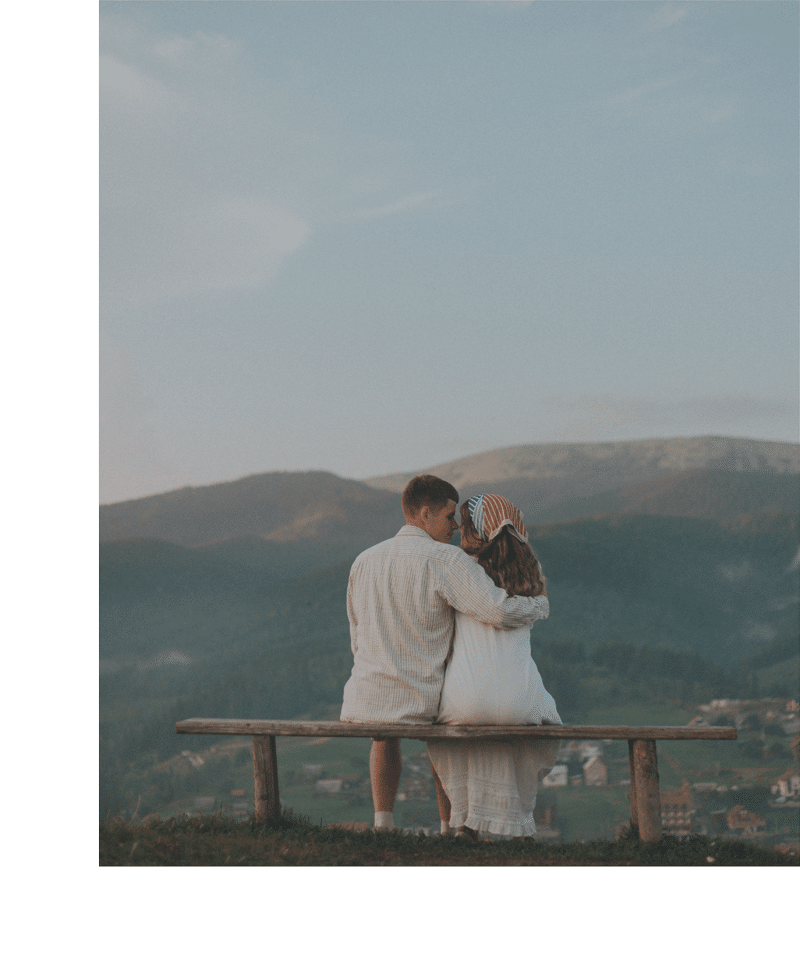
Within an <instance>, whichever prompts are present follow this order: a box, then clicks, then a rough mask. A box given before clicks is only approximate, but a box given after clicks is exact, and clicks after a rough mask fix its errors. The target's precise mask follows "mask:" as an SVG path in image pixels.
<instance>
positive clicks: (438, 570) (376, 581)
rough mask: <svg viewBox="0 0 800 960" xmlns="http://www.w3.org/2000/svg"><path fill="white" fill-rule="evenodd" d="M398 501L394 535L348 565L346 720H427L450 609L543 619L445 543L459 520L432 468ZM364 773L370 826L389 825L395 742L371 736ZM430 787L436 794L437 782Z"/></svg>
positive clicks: (446, 645) (485, 618)
mask: <svg viewBox="0 0 800 960" xmlns="http://www.w3.org/2000/svg"><path fill="white" fill-rule="evenodd" d="M402 503H403V515H404V517H405V525H404V526H403V527H401V528H400V530H399V532H398V533H397V534H396V535H395V536H394V537H393V538H392V539H391V540H385V541H384V542H383V543H379V544H377V545H376V546H374V547H370V548H369V549H368V550H365V551H364V553H362V554H360V556H358V557H357V558H356V560H355V563H354V564H353V566H352V569H351V571H350V580H349V582H348V585H347V616H348V619H349V620H350V646H351V649H352V651H353V659H354V663H353V670H352V673H351V675H350V679H349V680H348V681H347V683H346V685H345V688H344V703H343V705H342V713H341V719H342V720H349V721H352V722H355V723H370V722H371V723H376V722H377V723H432V722H433V721H434V720H435V719H436V715H437V713H438V710H439V698H440V695H441V691H442V684H443V682H444V668H445V661H446V660H447V656H448V654H449V653H450V648H451V645H452V641H453V633H454V630H455V613H454V611H455V610H460V611H461V612H462V613H465V614H467V615H468V616H470V617H473V618H474V619H476V620H479V621H480V622H482V623H488V624H491V625H493V626H495V627H499V628H502V629H514V628H516V627H523V626H529V625H530V624H531V623H533V621H534V620H535V619H537V618H538V617H539V616H541V612H540V609H539V608H537V605H536V603H535V602H534V599H533V598H532V597H509V596H508V594H507V593H506V591H505V590H502V589H500V587H497V586H495V584H494V583H493V582H492V580H491V579H490V578H489V577H488V576H487V574H486V573H485V571H484V570H483V568H482V567H480V566H479V565H478V564H477V563H475V561H474V560H473V559H471V558H470V557H468V556H467V554H465V553H464V551H463V550H461V549H460V548H459V547H456V546H452V545H451V544H450V539H451V538H452V536H453V534H454V533H455V531H456V530H457V529H458V526H459V525H458V523H457V521H456V519H455V516H456V506H457V504H458V491H457V490H456V489H455V487H453V486H452V485H451V484H449V483H447V481H445V480H440V479H439V478H438V477H434V476H431V475H430V474H425V475H423V476H419V477H414V479H413V480H411V481H410V482H409V484H408V485H407V486H406V488H405V490H404V491H403V500H402ZM369 769H370V783H371V785H372V802H373V806H374V808H375V828H376V829H378V830H386V829H392V828H393V827H394V815H393V811H394V801H395V797H396V795H397V787H398V785H399V783H400V771H401V761H400V741H399V740H398V739H396V738H386V739H373V742H372V747H371V749H370V758H369ZM434 777H435V774H434ZM436 788H437V794H438V793H439V791H440V790H441V785H440V784H439V783H438V782H437V783H436ZM447 830H448V827H447V824H446V823H444V822H442V831H443V832H447Z"/></svg>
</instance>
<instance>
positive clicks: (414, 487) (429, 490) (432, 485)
mask: <svg viewBox="0 0 800 960" xmlns="http://www.w3.org/2000/svg"><path fill="white" fill-rule="evenodd" d="M448 500H452V501H453V503H458V490H456V488H455V487H454V486H453V485H452V483H448V482H447V481H446V480H440V479H439V477H434V476H432V475H431V474H430V473H423V474H422V476H419V477H414V479H413V480H409V481H408V483H407V484H406V488H405V490H404V491H403V513H404V514H405V515H406V516H407V517H416V515H417V514H418V513H419V512H420V510H421V509H422V508H423V507H430V508H431V509H432V510H441V509H442V507H443V506H445V505H446V503H447V501H448Z"/></svg>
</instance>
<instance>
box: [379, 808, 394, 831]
mask: <svg viewBox="0 0 800 960" xmlns="http://www.w3.org/2000/svg"><path fill="white" fill-rule="evenodd" d="M375 827H376V828H377V829H378V830H394V814H393V813H392V811H391V810H389V811H386V810H381V811H379V810H376V811H375Z"/></svg>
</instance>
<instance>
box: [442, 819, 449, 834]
mask: <svg viewBox="0 0 800 960" xmlns="http://www.w3.org/2000/svg"><path fill="white" fill-rule="evenodd" d="M439 823H440V824H441V825H442V829H441V830H440V833H441V834H442V836H445V837H446V836H447V835H448V834H449V833H450V824H449V823H448V822H447V821H446V820H440V821H439Z"/></svg>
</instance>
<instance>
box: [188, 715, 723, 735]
mask: <svg viewBox="0 0 800 960" xmlns="http://www.w3.org/2000/svg"><path fill="white" fill-rule="evenodd" d="M175 732H176V733H195V734H197V733H202V734H218V735H231V736H273V737H275V736H278V737H400V738H406V739H411V740H439V739H449V738H462V739H463V738H472V739H478V738H479V739H496V738H498V737H505V736H511V737H532V738H534V739H536V740H735V739H736V728H735V727H619V726H563V727H560V726H555V725H553V726H549V725H548V726H535V725H525V726H521V725H516V726H515V725H506V724H496V725H473V724H438V723H432V724H421V723H420V724H412V723H344V722H342V721H340V720H230V719H218V718H210V717H205V718H204V717H200V718H194V719H191V720H179V721H178V722H177V723H176V724H175Z"/></svg>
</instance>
